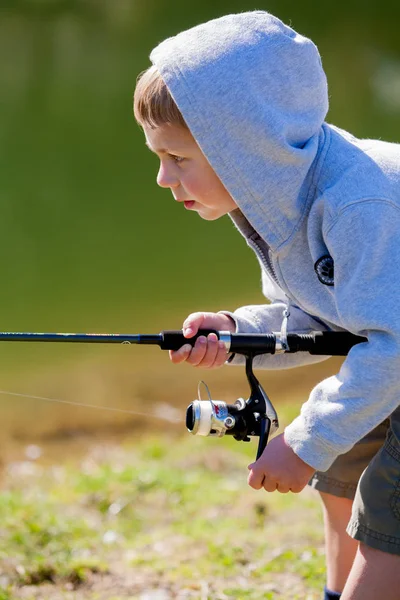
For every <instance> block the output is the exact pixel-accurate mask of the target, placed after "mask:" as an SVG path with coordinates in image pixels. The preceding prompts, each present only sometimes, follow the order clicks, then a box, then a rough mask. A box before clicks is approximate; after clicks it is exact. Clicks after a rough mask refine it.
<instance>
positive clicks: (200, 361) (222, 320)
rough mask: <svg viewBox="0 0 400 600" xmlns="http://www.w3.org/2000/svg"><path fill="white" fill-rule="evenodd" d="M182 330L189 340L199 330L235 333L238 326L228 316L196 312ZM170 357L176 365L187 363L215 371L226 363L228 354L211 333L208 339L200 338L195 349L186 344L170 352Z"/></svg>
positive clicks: (185, 322) (187, 320) (190, 316)
mask: <svg viewBox="0 0 400 600" xmlns="http://www.w3.org/2000/svg"><path fill="white" fill-rule="evenodd" d="M182 329H183V335H184V336H185V337H186V338H188V339H189V338H192V337H193V336H194V335H196V333H197V332H198V330H199V329H215V330H216V331H230V332H231V333H234V332H235V331H236V325H235V322H234V320H233V319H231V317H228V315H224V314H221V313H212V312H196V313H192V314H191V315H189V316H188V317H187V319H185V321H184V323H183V327H182ZM169 356H170V359H171V361H172V362H173V363H175V364H178V363H181V362H185V361H186V362H188V363H189V364H190V365H192V366H194V367H203V368H205V369H215V368H217V367H221V366H222V365H223V364H224V363H225V361H226V359H227V357H228V353H227V351H226V347H225V344H224V343H223V342H220V341H219V340H218V337H217V336H216V335H215V333H210V334H209V335H208V336H207V337H204V336H200V337H199V338H198V339H197V340H196V343H195V345H194V346H193V347H192V346H190V345H189V344H185V345H184V346H182V347H181V348H179V350H175V351H174V350H170V351H169Z"/></svg>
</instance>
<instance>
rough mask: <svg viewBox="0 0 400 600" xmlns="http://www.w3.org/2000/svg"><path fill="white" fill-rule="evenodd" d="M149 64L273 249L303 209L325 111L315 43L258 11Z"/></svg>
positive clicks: (172, 45)
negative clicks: (160, 78) (161, 78)
mask: <svg viewBox="0 0 400 600" xmlns="http://www.w3.org/2000/svg"><path fill="white" fill-rule="evenodd" d="M150 59H151V61H152V63H153V64H154V65H155V66H156V67H157V69H158V70H159V72H160V74H161V76H162V77H163V79H164V81H165V83H166V85H167V86H168V88H169V90H170V92H171V94H172V96H173V98H174V100H175V102H176V104H177V106H178V108H179V110H180V111H181V113H182V115H183V117H184V119H185V121H186V123H187V125H188V127H189V129H190V131H191V133H192V135H193V137H194V138H195V139H196V141H197V143H198V144H199V146H200V148H201V149H202V151H203V153H204V154H205V156H206V157H207V160H208V161H209V163H210V164H211V166H212V167H213V169H214V171H215V172H216V173H217V175H218V177H219V178H220V179H221V181H222V182H223V184H224V185H225V187H226V188H227V190H228V191H229V193H230V195H231V196H232V198H233V199H234V200H235V202H236V204H237V205H238V206H239V208H240V210H241V211H242V213H243V214H244V216H245V217H246V219H247V220H248V221H249V223H250V224H251V225H253V227H254V228H255V229H257V231H258V233H259V234H260V235H261V236H262V237H263V238H264V240H265V241H266V242H267V243H268V244H269V246H270V247H271V249H272V250H276V249H278V248H279V247H280V246H282V245H283V244H284V243H285V242H286V241H287V240H288V239H289V237H290V236H291V235H292V233H293V232H294V231H295V230H296V228H297V226H298V225H299V222H300V221H301V219H302V216H303V214H304V212H305V210H306V206H307V196H308V188H309V182H308V175H309V173H310V170H311V167H312V165H313V163H314V161H315V159H316V156H317V153H318V146H319V140H320V137H321V136H322V135H323V134H322V125H323V122H324V119H325V116H326V113H327V110H328V92H327V83H326V77H325V74H324V71H323V69H322V65H321V59H320V55H319V53H318V50H317V48H316V46H315V45H314V44H313V43H312V42H311V41H310V40H309V39H307V38H305V37H303V36H302V35H299V34H298V33H296V32H295V31H294V30H293V29H291V28H290V27H288V26H286V25H285V24H284V23H282V21H280V20H279V19H277V18H276V17H274V16H272V15H270V14H269V13H266V12H264V11H254V12H247V13H241V14H232V15H227V16H224V17H222V18H219V19H215V20H212V21H209V22H207V23H204V24H202V25H198V26H196V27H193V28H192V29H189V30H187V31H183V32H181V33H179V34H178V35H176V36H175V37H171V38H168V39H167V40H165V41H164V42H162V43H161V44H160V45H158V46H157V47H156V48H155V49H154V50H153V51H152V53H151V55H150ZM256 225H257V227H256Z"/></svg>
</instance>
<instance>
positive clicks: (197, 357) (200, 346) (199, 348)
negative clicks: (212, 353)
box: [187, 335, 207, 367]
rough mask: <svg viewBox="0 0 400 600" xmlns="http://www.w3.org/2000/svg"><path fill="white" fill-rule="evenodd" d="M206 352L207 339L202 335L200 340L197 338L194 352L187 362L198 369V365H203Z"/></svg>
mask: <svg viewBox="0 0 400 600" xmlns="http://www.w3.org/2000/svg"><path fill="white" fill-rule="evenodd" d="M206 351H207V338H205V337H204V335H201V336H200V337H199V338H197V340H196V343H195V345H194V346H193V349H192V351H191V352H190V354H189V356H188V357H187V362H188V363H189V364H190V365H192V366H194V367H197V365H199V364H200V363H201V361H202V360H203V358H204V356H205V353H206Z"/></svg>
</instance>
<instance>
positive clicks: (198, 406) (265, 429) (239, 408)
mask: <svg viewBox="0 0 400 600" xmlns="http://www.w3.org/2000/svg"><path fill="white" fill-rule="evenodd" d="M252 363H253V357H252V356H248V357H247V358H246V376H247V381H248V382H249V385H250V392H251V393H250V397H249V399H248V400H244V399H243V398H238V399H237V400H236V402H235V403H234V404H227V403H226V402H223V401H221V400H211V396H210V393H209V390H208V387H207V386H206V389H207V392H208V395H209V399H208V400H201V398H200V386H199V399H198V400H194V401H193V402H192V403H191V404H189V406H188V408H187V410H186V427H187V428H188V430H189V431H190V432H191V433H193V435H203V436H214V437H223V436H224V435H232V436H233V437H234V439H235V440H237V441H238V442H249V441H250V436H256V437H259V438H260V439H259V443H258V449H257V458H259V457H260V456H261V454H262V453H263V451H264V448H265V446H266V445H267V441H268V436H269V434H270V433H274V432H275V431H277V429H278V427H279V423H278V415H277V414H276V411H275V408H274V407H273V405H272V403H271V401H270V399H269V398H268V396H267V394H266V393H265V391H264V389H263V388H262V386H261V384H260V383H259V381H258V379H257V378H256V376H255V375H254V373H253V368H252Z"/></svg>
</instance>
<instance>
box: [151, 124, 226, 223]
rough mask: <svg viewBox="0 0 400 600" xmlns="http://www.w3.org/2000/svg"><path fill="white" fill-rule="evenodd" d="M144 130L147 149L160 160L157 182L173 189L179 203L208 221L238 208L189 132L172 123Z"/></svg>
mask: <svg viewBox="0 0 400 600" xmlns="http://www.w3.org/2000/svg"><path fill="white" fill-rule="evenodd" d="M143 129H144V133H145V136H146V144H147V146H148V147H149V148H150V150H151V151H152V152H155V154H157V156H158V158H159V159H160V169H159V171H158V175H157V183H158V185H159V186H161V187H164V188H170V190H171V192H172V195H173V197H174V198H175V200H176V201H177V202H183V204H184V206H185V208H186V209H188V210H194V211H196V212H198V214H199V215H200V217H202V219H206V220H207V221H214V220H215V219H219V217H222V216H223V215H226V214H227V213H228V212H230V211H231V210H234V209H235V208H237V205H236V204H235V202H234V200H233V199H232V198H231V196H230V195H229V193H228V191H227V190H226V188H225V187H224V186H223V184H222V182H221V181H220V179H219V178H218V176H217V175H216V173H215V171H214V170H213V169H212V167H211V165H210V164H209V162H208V161H207V159H206V157H205V156H204V154H203V153H202V151H201V150H200V148H199V146H198V145H197V143H196V141H195V139H194V138H193V136H192V135H191V133H190V132H189V130H188V129H185V128H184V127H179V126H177V125H170V124H165V125H160V126H159V127H156V128H154V129H152V128H151V127H149V126H146V125H144V126H143Z"/></svg>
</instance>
